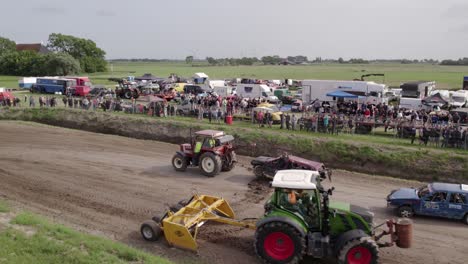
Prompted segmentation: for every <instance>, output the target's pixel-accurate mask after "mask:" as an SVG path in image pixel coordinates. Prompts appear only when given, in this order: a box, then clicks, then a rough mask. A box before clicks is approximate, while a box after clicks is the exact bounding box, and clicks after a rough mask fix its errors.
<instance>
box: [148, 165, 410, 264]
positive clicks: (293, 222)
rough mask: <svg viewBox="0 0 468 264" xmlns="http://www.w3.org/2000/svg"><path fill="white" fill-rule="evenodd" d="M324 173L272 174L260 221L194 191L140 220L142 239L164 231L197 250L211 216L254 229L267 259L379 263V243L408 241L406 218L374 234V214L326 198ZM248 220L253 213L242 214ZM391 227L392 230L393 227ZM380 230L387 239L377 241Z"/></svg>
mask: <svg viewBox="0 0 468 264" xmlns="http://www.w3.org/2000/svg"><path fill="white" fill-rule="evenodd" d="M322 180H323V177H321V176H320V174H319V173H318V172H315V171H309V170H281V171H278V172H277V173H276V175H275V177H274V178H273V182H272V187H274V188H275V191H274V193H273V194H272V196H271V197H270V199H269V200H268V201H267V202H266V204H265V213H264V216H263V217H262V218H261V219H259V220H237V219H235V214H234V211H233V210H232V208H231V207H230V206H229V204H228V202H227V201H226V200H224V199H223V198H219V197H214V196H209V195H194V196H193V197H192V198H191V199H190V200H189V201H181V202H179V204H178V205H176V206H174V207H172V208H171V209H170V210H169V211H167V212H166V214H165V215H164V216H163V217H162V218H160V217H153V219H152V220H149V221H146V222H144V223H143V224H142V225H141V228H140V231H141V234H142V236H143V238H144V239H146V240H148V241H155V240H157V239H158V238H159V237H160V236H164V237H165V238H166V240H167V242H168V243H169V245H172V246H177V247H180V248H185V249H189V250H193V251H197V250H198V244H197V243H196V241H195V239H196V236H197V234H198V233H199V232H198V231H199V228H200V227H201V226H202V225H203V224H204V223H206V222H208V221H215V222H219V223H223V224H229V225H234V226H239V227H244V228H250V229H254V230H255V242H254V247H255V252H256V253H257V255H258V256H259V257H260V258H261V259H262V260H263V261H264V262H266V263H272V264H283V263H299V262H300V261H301V260H302V259H303V258H304V257H305V256H311V257H313V258H330V257H332V258H336V259H337V260H338V262H339V263H343V264H361V263H362V264H371V263H378V260H379V248H380V247H389V246H393V245H394V243H395V242H396V244H397V246H399V247H403V248H408V247H410V245H411V232H412V231H411V227H412V226H411V223H410V222H407V223H400V222H397V223H396V222H394V221H393V220H387V221H386V224H387V227H388V230H387V231H383V232H382V233H381V234H379V235H376V234H375V231H374V227H373V216H374V215H373V213H371V212H370V211H369V210H368V209H366V208H363V207H358V206H354V205H349V204H345V203H337V202H330V201H329V196H330V195H332V192H333V189H334V188H331V189H329V190H327V191H325V190H324V188H323V186H322V185H321V181H322ZM247 219H252V218H247ZM394 228H396V230H394ZM385 235H390V236H391V242H386V243H379V242H378V241H379V240H380V239H381V238H382V237H383V236H385Z"/></svg>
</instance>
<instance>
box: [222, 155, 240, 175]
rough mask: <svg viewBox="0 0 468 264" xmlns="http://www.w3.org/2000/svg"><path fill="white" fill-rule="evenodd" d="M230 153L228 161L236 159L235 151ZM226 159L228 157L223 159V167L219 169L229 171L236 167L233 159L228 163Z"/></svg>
mask: <svg viewBox="0 0 468 264" xmlns="http://www.w3.org/2000/svg"><path fill="white" fill-rule="evenodd" d="M230 155H231V157H230V158H229V161H231V160H237V157H236V153H235V152H234V151H233V152H231V154H230ZM227 160H228V159H226V160H225V161H223V167H222V168H221V171H231V170H232V169H234V168H235V167H236V162H235V161H231V163H228V162H227Z"/></svg>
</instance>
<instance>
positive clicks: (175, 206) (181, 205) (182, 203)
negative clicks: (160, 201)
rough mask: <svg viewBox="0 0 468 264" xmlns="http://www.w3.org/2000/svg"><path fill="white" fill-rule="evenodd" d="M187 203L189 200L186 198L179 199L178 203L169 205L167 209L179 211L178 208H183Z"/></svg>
mask: <svg viewBox="0 0 468 264" xmlns="http://www.w3.org/2000/svg"><path fill="white" fill-rule="evenodd" d="M188 203H189V200H186V199H184V200H180V201H179V202H178V203H176V204H173V205H171V206H169V209H170V210H171V211H172V212H174V213H175V212H177V211H179V210H180V209H182V208H184V207H185V206H186V205H187V204H188Z"/></svg>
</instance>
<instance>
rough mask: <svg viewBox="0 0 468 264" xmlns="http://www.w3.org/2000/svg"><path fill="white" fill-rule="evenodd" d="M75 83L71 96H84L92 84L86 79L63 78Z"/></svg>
mask: <svg viewBox="0 0 468 264" xmlns="http://www.w3.org/2000/svg"><path fill="white" fill-rule="evenodd" d="M65 78H67V79H73V80H75V81H76V86H74V87H73V89H74V92H73V95H76V96H86V95H87V94H89V91H91V86H92V83H91V81H90V80H89V78H88V77H65Z"/></svg>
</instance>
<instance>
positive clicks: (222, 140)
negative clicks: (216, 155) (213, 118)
mask: <svg viewBox="0 0 468 264" xmlns="http://www.w3.org/2000/svg"><path fill="white" fill-rule="evenodd" d="M232 141H234V137H233V136H231V135H225V134H224V132H223V131H217V130H202V131H198V132H195V139H194V140H193V142H192V144H191V149H195V144H196V143H197V142H201V143H202V151H215V150H216V149H218V147H220V146H226V145H230V144H231V142H232Z"/></svg>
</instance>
